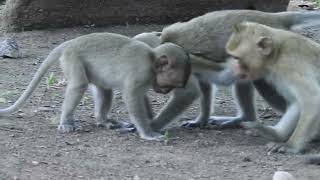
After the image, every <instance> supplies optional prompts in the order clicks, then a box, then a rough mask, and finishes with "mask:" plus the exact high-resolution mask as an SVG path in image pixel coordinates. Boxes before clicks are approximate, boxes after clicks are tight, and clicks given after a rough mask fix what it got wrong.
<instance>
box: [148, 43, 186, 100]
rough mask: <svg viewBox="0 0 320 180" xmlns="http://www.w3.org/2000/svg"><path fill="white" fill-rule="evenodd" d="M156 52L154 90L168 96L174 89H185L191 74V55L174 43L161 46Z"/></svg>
mask: <svg viewBox="0 0 320 180" xmlns="http://www.w3.org/2000/svg"><path fill="white" fill-rule="evenodd" d="M154 52H155V61H154V72H155V80H154V83H153V88H154V90H155V91H156V92H158V93H162V94H166V93H169V92H170V91H171V90H172V89H174V88H183V87H184V86H185V85H186V83H187V81H188V79H189V76H190V73H191V64H190V59H189V55H188V54H187V53H186V52H185V51H184V50H183V49H182V48H181V47H180V46H178V45H175V44H173V43H164V44H161V45H160V46H158V47H157V48H155V49H154Z"/></svg>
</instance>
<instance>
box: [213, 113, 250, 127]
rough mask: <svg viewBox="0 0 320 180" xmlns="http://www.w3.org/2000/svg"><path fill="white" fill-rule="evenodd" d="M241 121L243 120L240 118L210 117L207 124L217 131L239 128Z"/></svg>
mask: <svg viewBox="0 0 320 180" xmlns="http://www.w3.org/2000/svg"><path fill="white" fill-rule="evenodd" d="M243 121H244V119H243V118H241V117H225V116H211V117H210V118H209V124H211V125H216V126H218V128H219V129H226V128H231V129H235V128H240V127H242V126H241V122H243Z"/></svg>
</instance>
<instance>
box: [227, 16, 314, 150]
mask: <svg viewBox="0 0 320 180" xmlns="http://www.w3.org/2000/svg"><path fill="white" fill-rule="evenodd" d="M226 50H227V53H228V54H229V55H230V56H231V57H232V59H233V61H236V62H238V64H239V66H237V67H236V68H235V69H238V72H235V73H238V74H241V75H242V76H243V77H245V78H246V79H249V80H258V79H261V78H264V79H266V80H267V82H268V83H270V84H271V85H273V86H274V87H275V89H276V91H277V92H278V93H279V94H280V95H281V96H282V97H283V98H284V99H285V101H286V107H287V108H286V111H285V113H284V114H283V116H282V118H281V119H280V121H279V123H278V124H277V125H275V126H265V125H263V124H261V122H259V121H254V122H247V123H244V125H245V126H247V127H251V128H257V129H258V130H259V132H260V133H261V134H262V135H263V136H264V137H266V138H268V139H269V140H271V141H275V142H277V143H275V144H274V145H273V146H271V147H270V149H269V150H270V151H272V152H277V151H281V152H291V153H300V152H303V151H304V150H305V149H306V146H307V144H308V142H310V141H311V140H312V139H313V138H315V137H316V135H318V134H319V128H320V126H319V125H320V119H319V115H318V114H319V108H320V70H319V69H320V45H319V44H317V43H316V42H314V41H312V40H310V39H308V38H306V37H303V36H301V35H298V34H295V33H292V32H289V31H285V30H280V29H275V28H271V27H268V26H265V25H261V24H257V23H252V22H243V23H240V24H237V25H236V26H235V27H234V31H233V34H232V35H231V37H230V38H229V41H228V43H227V45H226Z"/></svg>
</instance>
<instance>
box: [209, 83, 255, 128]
mask: <svg viewBox="0 0 320 180" xmlns="http://www.w3.org/2000/svg"><path fill="white" fill-rule="evenodd" d="M233 97H234V98H235V101H236V105H237V109H238V115H237V116H236V117H226V116H211V117H210V120H209V123H210V124H214V125H218V126H219V128H234V127H239V125H240V123H241V122H244V121H255V120H256V119H257V118H256V110H255V105H254V91H253V86H252V84H251V83H243V82H237V83H236V84H235V85H234V86H233Z"/></svg>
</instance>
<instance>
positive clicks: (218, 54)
mask: <svg viewBox="0 0 320 180" xmlns="http://www.w3.org/2000/svg"><path fill="white" fill-rule="evenodd" d="M318 19H320V13H319V12H279V13H267V12H260V11H254V10H222V11H215V12H210V13H207V14H205V15H203V16H199V17H196V18H194V19H191V20H190V21H187V22H178V23H175V24H172V25H169V26H167V27H165V28H164V29H163V30H162V32H161V36H160V38H161V42H162V43H166V42H172V43H175V44H177V45H179V46H181V47H182V48H184V49H185V50H186V51H187V52H188V53H189V55H190V57H191V60H192V59H194V60H195V61H196V60H197V59H199V58H201V59H203V60H208V61H211V62H214V63H215V64H223V63H225V62H226V59H227V58H228V55H227V53H226V51H225V45H226V43H227V40H228V38H229V36H230V35H231V33H232V27H233V26H234V25H235V24H236V23H238V22H241V21H244V20H247V21H253V22H258V23H262V24H266V25H269V26H271V27H276V28H281V29H286V30H295V27H297V26H300V25H304V24H308V23H314V22H317V21H319V20H318ZM221 67H223V66H221ZM192 69H193V68H192ZM222 72H224V73H222ZM230 74H232V73H225V71H223V70H221V69H220V68H216V70H212V71H209V70H206V71H201V68H200V69H198V71H197V72H192V75H194V77H192V78H190V79H189V81H188V83H187V85H186V87H185V88H184V89H175V90H173V91H172V93H171V94H172V96H171V97H170V99H169V101H168V103H167V105H166V106H164V107H163V108H162V109H161V111H160V113H158V115H157V116H156V117H155V118H154V121H153V122H152V123H151V126H152V128H153V129H155V130H161V129H162V130H163V129H164V128H165V127H166V126H167V125H168V124H169V123H170V122H172V121H173V120H174V119H175V118H176V117H177V116H178V115H179V114H181V113H182V112H183V111H184V110H185V109H186V108H187V107H188V106H189V105H191V104H192V103H193V102H194V101H195V100H196V99H197V98H199V97H200V113H199V115H198V117H197V118H196V119H195V120H192V121H187V122H186V123H184V124H183V126H184V127H187V128H192V127H202V126H205V125H206V124H214V125H217V126H218V127H219V128H227V127H239V126H241V122H244V121H255V120H256V119H257V115H256V109H255V105H254V91H253V89H254V88H255V89H257V91H258V92H259V94H260V95H261V96H262V97H263V98H264V99H265V100H266V101H267V102H268V103H269V104H270V105H271V106H272V107H273V108H274V109H275V110H277V111H279V112H281V113H282V112H284V111H285V109H286V108H287V104H286V101H285V99H284V97H282V96H281V95H280V94H279V93H277V91H276V89H275V88H274V87H273V86H272V85H270V84H269V83H268V82H267V81H266V80H265V79H258V80H255V81H253V82H245V81H236V82H235V83H231V84H233V86H232V89H233V96H234V99H235V101H236V105H237V109H238V114H237V116H235V117H217V116H210V114H213V113H214V111H213V108H212V107H213V105H212V104H213V99H214V92H215V88H214V87H215V85H224V86H229V85H230V82H227V81H224V80H225V79H229V78H228V77H226V75H230ZM231 79H232V78H231ZM212 84H214V85H213V86H212ZM211 106H212V107H211Z"/></svg>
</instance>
